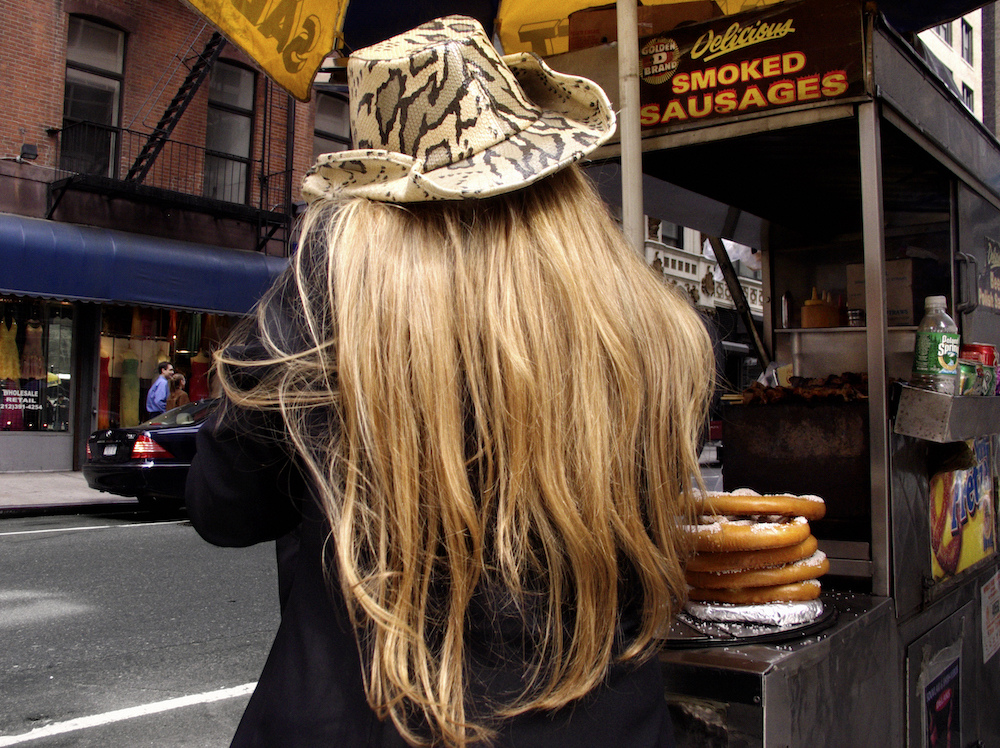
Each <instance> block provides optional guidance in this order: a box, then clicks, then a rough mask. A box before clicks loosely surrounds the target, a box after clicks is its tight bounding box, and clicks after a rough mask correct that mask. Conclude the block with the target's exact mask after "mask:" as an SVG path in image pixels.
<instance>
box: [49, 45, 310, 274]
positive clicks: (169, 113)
mask: <svg viewBox="0 0 1000 748" xmlns="http://www.w3.org/2000/svg"><path fill="white" fill-rule="evenodd" d="M225 45H226V40H225V38H224V37H223V36H222V35H221V34H220V33H218V32H215V33H213V34H212V35H211V37H210V38H209V39H208V41H207V42H206V43H205V46H204V49H202V50H201V51H200V52H195V53H194V54H192V55H190V56H189V57H187V58H186V59H184V60H183V64H184V66H185V67H186V68H187V74H186V76H185V77H184V80H183V81H182V82H181V84H180V87H179V88H178V89H177V92H176V93H175V94H174V96H173V98H172V99H171V101H170V102H169V103H168V104H167V106H166V108H165V109H164V111H163V113H162V115H161V116H160V118H159V121H158V122H157V123H156V125H155V126H154V127H153V128H152V130H151V131H150V132H139V131H135V130H131V129H127V128H121V127H106V126H100V125H94V124H93V123H85V122H81V123H74V124H71V125H69V126H67V127H63V128H62V130H61V131H59V132H60V148H61V154H62V163H61V166H62V167H63V170H64V173H66V176H65V177H63V178H61V179H57V180H55V181H53V182H52V183H51V184H50V185H49V200H48V211H47V215H46V217H47V218H52V217H53V216H54V214H55V213H56V211H57V209H58V208H59V206H60V203H61V202H62V201H63V199H64V197H65V196H66V195H67V194H68V193H71V192H88V193H94V194H99V195H102V196H104V197H106V198H109V199H126V200H131V201H133V202H139V203H147V204H156V205H158V206H160V207H164V208H176V209H179V210H187V211H192V212H199V213H206V214H209V215H212V216H215V217H218V218H223V219H232V220H236V221H240V222H243V223H247V224H252V225H254V226H255V227H256V236H257V243H256V248H257V250H258V251H264V250H265V248H266V247H267V246H268V245H269V243H272V242H273V241H279V242H282V243H283V244H284V253H285V254H286V253H287V251H288V239H289V236H290V233H291V232H290V229H291V223H292V217H293V212H294V208H293V205H292V202H291V189H290V186H291V185H290V177H291V166H290V163H291V153H290V149H291V145H290V142H289V139H288V138H287V137H286V138H285V141H284V142H283V143H281V144H277V145H278V146H280V147H282V148H284V149H285V151H286V154H285V158H284V160H283V161H284V166H285V168H284V169H282V170H280V171H278V172H276V173H269V170H268V168H267V165H268V164H269V163H270V162H271V158H270V157H271V156H272V155H273V154H272V151H273V150H274V149H275V144H272V143H271V142H270V138H269V133H270V132H271V130H272V128H273V123H274V121H275V120H276V119H277V118H278V117H284V121H285V125H286V130H285V132H286V133H290V132H291V130H292V120H291V105H290V103H289V102H288V100H287V97H282V96H279V95H275V94H274V93H273V91H272V87H273V84H272V83H271V82H270V81H269V80H268V81H266V82H265V101H264V107H265V109H264V117H263V120H264V126H263V136H262V138H261V139H260V140H261V143H262V147H261V150H262V153H261V157H260V158H259V159H257V160H254V161H253V162H252V166H253V172H254V173H253V176H254V177H255V178H256V180H257V182H256V184H255V185H254V186H253V189H252V190H251V195H252V197H251V198H250V199H249V200H247V201H244V202H237V201H235V200H220V199H217V198H213V197H207V196H205V195H204V194H195V193H201V192H202V191H203V190H202V189H201V185H196V184H193V183H192V182H193V181H194V179H193V175H197V174H199V173H200V172H201V170H203V169H204V168H206V167H205V164H206V163H207V161H208V158H209V157H210V155H211V154H210V153H209V152H208V151H206V149H205V148H204V147H201V146H195V145H192V144H188V143H182V142H179V141H176V140H172V139H171V135H172V134H173V132H174V129H175V127H176V126H177V124H178V123H179V122H180V121H181V119H182V118H183V116H184V113H185V111H186V110H187V108H188V105H189V104H190V103H191V101H192V100H193V99H194V97H195V95H196V94H197V93H198V91H199V89H200V88H201V86H202V84H203V83H204V82H205V81H206V79H207V78H208V75H209V73H210V72H211V69H212V66H213V65H214V63H215V62H216V60H217V59H218V58H219V54H220V52H221V51H222V50H223V48H224V47H225ZM53 132H56V131H53ZM95 144H96V146H95ZM75 152H80V153H84V152H88V153H91V154H92V153H101V152H103V153H104V154H106V158H104V159H103V160H98V161H96V162H93V163H87V162H78V161H74V159H73V158H72V155H70V156H67V154H73V153H75ZM279 157H280V156H279ZM126 164H129V165H128V167H127V168H126V166H125V165H126ZM248 172H250V170H249V169H248ZM254 198H255V199H254ZM254 202H255V203H256V204H252V203H254ZM271 251H273V248H272V250H271Z"/></svg>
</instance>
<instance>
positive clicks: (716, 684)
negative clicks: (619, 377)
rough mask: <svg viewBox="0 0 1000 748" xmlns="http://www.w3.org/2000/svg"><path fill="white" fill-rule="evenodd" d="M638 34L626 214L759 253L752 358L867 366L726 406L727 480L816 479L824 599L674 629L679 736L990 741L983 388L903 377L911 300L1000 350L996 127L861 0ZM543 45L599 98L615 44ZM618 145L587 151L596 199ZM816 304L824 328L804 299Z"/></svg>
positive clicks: (989, 541) (987, 453) (990, 410)
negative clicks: (721, 628) (633, 190)
mask: <svg viewBox="0 0 1000 748" xmlns="http://www.w3.org/2000/svg"><path fill="white" fill-rule="evenodd" d="M639 54H640V66H639V68H640V73H639V74H640V97H639V98H640V106H639V119H640V123H641V134H642V139H641V143H642V146H641V148H642V172H643V175H642V182H643V201H644V203H645V206H646V210H645V212H646V213H648V214H650V215H655V216H657V217H660V218H662V219H664V220H668V221H673V222H675V223H679V224H683V225H686V226H689V227H692V228H695V229H698V230H701V231H702V232H704V233H705V234H706V235H710V236H713V237H724V238H727V239H732V240H735V241H738V242H741V243H743V244H746V245H749V246H752V247H755V248H758V249H759V250H760V251H761V253H762V257H763V272H764V277H763V293H764V324H763V330H762V335H761V346H762V352H763V353H764V354H765V355H766V357H767V359H768V360H771V361H773V362H775V364H777V365H784V366H785V367H787V368H788V369H790V371H791V373H792V375H793V376H794V377H798V378H800V379H799V380H796V381H804V380H808V379H810V378H822V377H827V376H828V375H831V374H840V373H843V372H851V373H855V374H863V375H864V376H865V377H866V380H867V396H866V397H864V396H862V397H860V398H854V399H851V400H850V401H847V400H845V399H838V398H837V397H836V396H833V397H830V398H826V399H822V400H816V401H808V402H805V401H796V400H795V398H791V399H790V401H789V402H784V403H775V404H773V405H766V406H757V405H749V404H743V403H742V402H739V403H736V404H733V405H731V406H727V408H726V414H725V416H724V419H723V443H724V454H725V457H724V459H723V480H724V487H725V488H726V489H727V490H731V489H735V488H738V487H750V488H753V489H755V490H757V491H760V492H762V493H772V492H775V493H776V492H782V493H812V494H817V495H820V496H822V497H824V498H825V499H826V502H827V516H826V517H825V518H824V519H823V520H821V521H819V522H816V523H815V527H814V534H815V535H816V536H817V538H818V539H819V542H820V549H821V550H823V551H824V552H825V553H826V554H827V556H828V558H829V559H830V563H831V566H830V572H829V573H828V574H827V575H826V576H825V577H824V578H823V580H822V582H823V589H824V592H823V596H822V599H823V601H824V605H825V609H826V611H827V614H826V616H825V619H824V620H823V621H821V622H818V623H821V624H822V625H810V626H806V627H803V628H801V629H800V630H796V631H791V632H784V634H783V635H781V636H778V637H767V636H754V635H753V634H749V635H746V636H741V637H733V636H731V635H730V634H728V633H726V632H720V633H719V635H717V636H713V635H712V634H711V632H709V633H708V634H706V635H699V636H688V637H685V636H683V635H680V636H674V632H671V636H670V637H668V638H667V639H666V640H665V646H664V649H663V651H662V655H661V660H662V663H663V668H664V673H665V676H666V680H667V698H668V700H669V701H670V702H671V704H672V705H673V706H674V717H675V722H676V724H677V731H678V743H679V745H682V746H684V745H697V746H765V747H767V748H772V747H773V748H777V747H778V746H782V747H789V748H791V747H793V746H803V747H806V746H808V747H809V748H819V747H822V746H911V747H914V748H915V747H917V746H920V747H922V746H933V745H952V746H963V747H964V746H973V745H1000V710H998V709H997V708H996V704H998V703H1000V657H997V651H998V649H1000V572H998V566H1000V564H998V556H997V553H996V540H995V539H996V532H997V518H996V511H995V501H996V495H997V469H996V455H997V447H998V436H997V434H998V432H1000V397H996V396H993V397H987V396H982V397H950V396H946V395H938V394H935V393H929V392H924V391H918V390H913V389H912V388H909V387H908V386H906V385H905V384H904V383H903V382H905V380H906V379H907V378H908V377H909V373H910V366H911V363H912V351H913V345H914V340H915V331H916V326H917V324H918V322H919V320H920V317H921V316H922V314H923V299H924V297H925V296H928V295H933V294H940V295H944V296H946V297H947V299H948V302H949V309H950V311H951V314H952V316H953V317H954V318H955V319H956V321H957V322H958V324H959V327H960V332H961V336H962V342H963V343H992V344H994V345H996V344H1000V145H998V143H997V140H996V138H995V137H994V136H993V135H992V134H991V133H990V132H989V131H987V130H986V129H985V128H984V127H983V126H982V124H981V123H979V122H977V121H976V120H975V119H974V118H973V117H972V116H971V114H970V113H969V112H968V111H967V109H966V108H965V107H964V105H963V104H962V102H961V100H960V99H959V97H957V96H956V95H954V93H953V92H952V91H950V90H949V89H948V87H947V86H946V85H945V83H944V82H943V81H942V80H941V79H940V78H939V77H938V76H937V74H936V73H935V72H934V71H933V69H932V67H931V66H930V65H929V64H928V62H927V61H926V60H924V59H922V58H921V57H920V55H919V54H918V53H917V52H916V51H915V50H914V47H913V46H912V45H911V43H910V42H909V41H907V39H906V38H904V37H903V36H901V35H900V34H898V33H897V32H896V31H895V30H893V28H892V27H890V26H889V25H888V23H886V21H885V20H884V18H883V17H881V16H880V15H879V14H878V12H877V10H875V7H874V4H871V3H870V4H868V5H867V6H863V5H862V4H861V3H859V2H857V1H856V0H826V1H825V2H824V1H823V0H802V1H801V2H785V3H779V4H777V5H772V6H769V7H766V8H762V9H760V10H758V11H755V12H749V13H744V14H740V15H735V16H728V17H724V18H712V19H710V20H708V21H704V22H701V23H696V24H691V25H686V26H681V27H677V28H674V29H670V30H665V31H660V32H657V33H654V34H652V35H651V36H643V37H640V39H639ZM550 64H552V65H553V66H554V67H556V68H557V69H562V70H565V71H567V72H573V73H579V74H582V75H586V76H588V77H591V78H594V79H596V80H598V81H599V82H600V83H601V84H602V85H604V86H605V87H606V88H607V89H608V90H609V91H610V93H611V95H612V98H613V99H615V98H616V91H617V77H616V70H617V63H616V59H615V51H614V50H613V49H612V48H610V47H596V48H591V49H587V50H583V51H580V52H571V53H569V54H567V55H564V56H556V57H554V58H551V59H550ZM620 155H621V151H620V146H618V145H615V144H611V145H609V146H606V147H605V148H604V149H602V151H599V152H598V153H597V154H596V156H597V159H596V160H595V162H594V163H593V164H592V165H591V167H590V170H591V173H592V174H593V175H594V177H595V179H596V181H597V182H598V184H599V185H600V186H601V188H602V191H603V192H604V193H605V196H606V198H607V199H608V200H609V201H612V202H614V201H616V200H621V193H620V191H619V190H620V183H621V180H620V176H619V175H620V171H621V168H622V167H621V166H620V161H619V157H620ZM814 289H815V291H816V293H815V294H814ZM730 290H731V291H732V292H733V293H734V294H736V293H738V288H737V289H732V288H731V289H730ZM816 298H819V299H824V298H825V299H829V309H828V310H827V311H828V312H829V314H828V315H827V316H825V317H824V320H822V321H821V324H822V326H818V325H817V324H816V318H815V316H811V317H810V319H809V320H808V323H807V324H804V323H805V322H806V320H804V319H803V316H802V311H803V308H804V307H805V306H806V304H805V302H806V301H807V300H811V301H812V300H814V299H816ZM782 302H783V303H782ZM783 308H784V314H783V313H782V311H783ZM848 310H850V312H851V313H850V314H848ZM786 370H787V369H786Z"/></svg>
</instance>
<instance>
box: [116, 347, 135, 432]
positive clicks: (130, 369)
mask: <svg viewBox="0 0 1000 748" xmlns="http://www.w3.org/2000/svg"><path fill="white" fill-rule="evenodd" d="M119 410H120V411H121V412H120V414H119V415H120V417H121V425H122V426H138V425H139V357H138V356H137V355H136V353H135V351H133V350H132V349H131V348H126V349H125V352H124V353H123V354H122V393H121V402H120V405H119Z"/></svg>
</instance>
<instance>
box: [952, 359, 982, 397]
mask: <svg viewBox="0 0 1000 748" xmlns="http://www.w3.org/2000/svg"><path fill="white" fill-rule="evenodd" d="M977 365H979V364H978V362H977V361H966V360H965V359H964V358H960V359H958V382H957V384H956V387H955V394H956V395H978V394H979V392H978V391H977V390H978V389H979V387H978V382H977V381H976V366H977Z"/></svg>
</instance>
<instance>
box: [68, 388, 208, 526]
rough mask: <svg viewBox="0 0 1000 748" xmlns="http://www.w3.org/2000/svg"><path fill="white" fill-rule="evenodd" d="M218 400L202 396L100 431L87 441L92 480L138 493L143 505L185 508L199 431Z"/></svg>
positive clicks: (116, 491) (121, 491)
mask: <svg viewBox="0 0 1000 748" xmlns="http://www.w3.org/2000/svg"><path fill="white" fill-rule="evenodd" d="M219 402H220V401H219V400H218V399H212V400H199V401H198V402H194V403H188V404H187V405H182V406H181V407H179V408H174V409H173V410H168V411H167V412H166V413H161V414H160V415H158V416H154V417H153V418H150V419H149V420H148V421H144V422H143V423H140V424H139V425H138V426H133V427H130V428H116V429H101V430H100V431H95V432H94V433H93V434H91V435H90V438H89V439H88V440H87V462H86V463H85V464H84V466H83V475H84V477H86V479H87V485H89V486H90V487H91V488H96V489H97V490H98V491H106V492H107V493H113V494H117V495H118V496H134V497H135V498H137V499H138V500H139V505H140V506H141V507H143V508H144V509H149V510H152V511H171V510H177V509H180V508H181V507H183V506H184V483H185V481H186V480H187V473H188V468H189V467H190V466H191V458H193V457H194V453H195V436H196V435H197V433H198V429H199V428H201V425H202V424H203V423H204V422H205V419H206V418H207V417H208V415H209V414H210V413H212V411H213V410H215V408H216V407H218V404H219Z"/></svg>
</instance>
